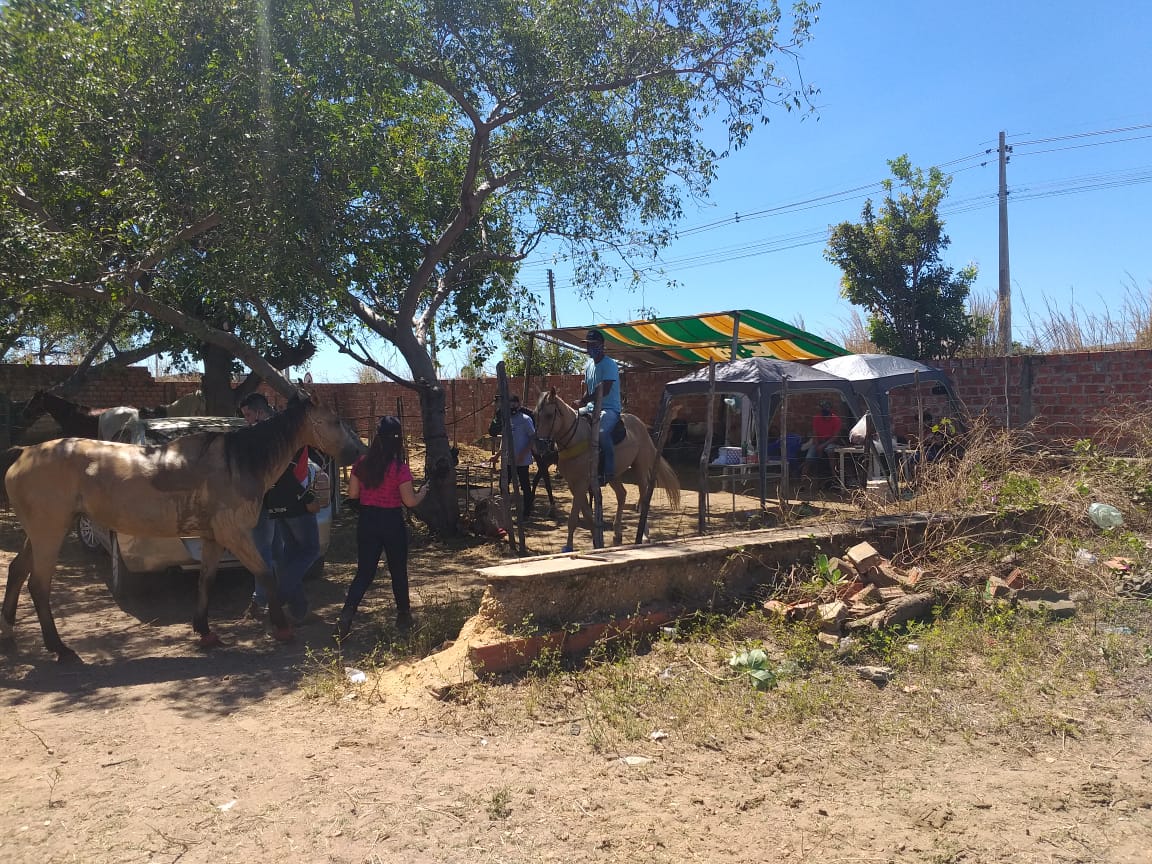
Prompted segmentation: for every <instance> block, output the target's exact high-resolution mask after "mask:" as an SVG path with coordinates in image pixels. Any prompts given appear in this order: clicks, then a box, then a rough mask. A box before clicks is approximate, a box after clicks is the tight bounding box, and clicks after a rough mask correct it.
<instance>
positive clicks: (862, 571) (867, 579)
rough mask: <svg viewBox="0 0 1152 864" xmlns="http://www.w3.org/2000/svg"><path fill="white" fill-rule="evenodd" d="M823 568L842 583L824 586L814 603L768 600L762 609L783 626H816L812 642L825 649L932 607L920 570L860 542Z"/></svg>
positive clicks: (930, 597)
mask: <svg viewBox="0 0 1152 864" xmlns="http://www.w3.org/2000/svg"><path fill="white" fill-rule="evenodd" d="M828 569H829V570H833V569H834V570H838V571H839V572H840V574H841V575H842V576H843V579H844V581H843V582H841V583H839V584H834V585H829V586H828V587H827V588H826V589H824V591H823V592H822V593H821V594H820V595H819V596H818V597H817V598H816V599H815V600H807V601H802V602H798V603H784V602H782V601H780V600H769V601H767V602H766V603H765V604H764V608H765V609H766V610H767V611H769V612H772V613H773V614H776V615H779V616H780V617H782V618H783V619H784V620H785V621H810V622H812V623H814V624H816V625H817V626H818V627H819V633H818V634H817V638H819V640H820V642H821V643H823V644H825V645H828V646H830V647H835V646H836V645H838V644H839V642H840V637H841V636H842V635H843V634H844V633H845V632H851V631H853V630H862V629H865V628H868V629H872V630H878V629H880V628H881V627H889V626H892V625H894V624H902V623H904V622H905V621H911V620H912V619H913V618H919V617H920V616H922V615H924V614H925V613H926V612H928V611H929V610H931V608H932V594H931V592H929V591H925V590H923V589H924V588H925V586H926V583H927V582H928V581H929V578H930V577H929V575H928V574H927V573H925V571H924V570H921V569H920V568H919V567H911V568H908V569H904V568H900V567H897V566H895V565H894V564H892V562H890V561H889V560H888V559H887V558H885V557H884V556H883V555H881V554H880V553H879V552H877V551H876V550H875V548H873V546H872V544H871V543H859V544H857V545H855V546H853V547H852V548H851V549H849V550H848V551H847V553H845V555H844V557H843V558H831V559H829V561H828ZM918 588H919V589H920V590H917V589H918Z"/></svg>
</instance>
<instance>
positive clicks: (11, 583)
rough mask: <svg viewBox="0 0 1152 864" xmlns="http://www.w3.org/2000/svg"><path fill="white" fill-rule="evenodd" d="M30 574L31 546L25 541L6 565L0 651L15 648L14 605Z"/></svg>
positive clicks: (0, 613)
mask: <svg viewBox="0 0 1152 864" xmlns="http://www.w3.org/2000/svg"><path fill="white" fill-rule="evenodd" d="M31 572H32V545H31V544H30V543H29V542H28V541H27V540H25V541H24V547H23V548H22V549H21V550H20V552H19V553H17V555H16V557H15V558H13V559H12V561H11V562H10V563H9V564H8V587H7V588H6V589H5V590H4V605H3V607H0V650H3V651H5V652H9V651H13V650H15V648H16V605H17V603H19V601H20V591H21V589H23V587H24V583H25V582H26V581H28V576H29V574H30V573H31Z"/></svg>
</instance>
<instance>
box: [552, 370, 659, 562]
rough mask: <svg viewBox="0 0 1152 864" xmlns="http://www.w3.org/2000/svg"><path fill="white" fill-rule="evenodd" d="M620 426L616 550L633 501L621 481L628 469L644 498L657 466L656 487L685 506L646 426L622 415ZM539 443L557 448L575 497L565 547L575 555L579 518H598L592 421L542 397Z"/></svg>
mask: <svg viewBox="0 0 1152 864" xmlns="http://www.w3.org/2000/svg"><path fill="white" fill-rule="evenodd" d="M620 422H621V423H623V424H624V428H625V429H627V430H628V436H627V437H626V438H625V439H624V440H623V441H621V442H620V444H618V445H617V447H616V477H615V478H614V479H613V480H611V481H610V482H609V485H610V486H611V487H612V491H613V492H615V493H616V520H615V522H614V523H613V534H614V537H615V541H616V545H619V544H620V543H621V542H622V540H623V530H624V504H625V502H626V501H627V500H628V490H626V489H625V488H624V484H623V483H621V482H620V479H619V478H620V475H621V474H623V473H624V472H625V471H627V470H628V469H629V468H635V469H636V479H637V483H638V485H639V486H640V497H641V498H643V497H644V496H645V494H646V493H647V487H648V478H649V476H651V472H652V465H653V464H654V463H655V464H656V485H657V487H659V488H661V489H663V490H664V491H665V492H666V493H667V495H668V501H669V503H670V504H671V505H672V507H673V508H677V507H679V506H680V481H679V480H678V479H677V477H676V472H675V471H673V470H672V466H671V465H669V464H668V463H667V462H666V461H665V460H664V457H663V456H661V455H660V454H658V453H657V452H656V445H655V444H653V443H652V438H651V436H650V435H649V434H648V427H647V426H645V425H644V421H643V420H641V419H640V418H639V417H637V416H636V415H634V414H621V415H620ZM536 437H537V438H541V439H544V440H550V441H552V443H553V444H554V445H555V447H556V450H557V456H558V458H559V461H558V463H557V470H558V471H559V472H560V476H561V477H563V478H564V479H565V481H567V483H568V488H569V489H570V490H571V491H572V511H571V512H570V513H569V514H568V543H567V545H566V546H565V547H564V551H566V552H571V551H572V537H573V535H574V534H575V533H576V523H577V520H578V519H579V518H580V514H581V513H583V514H584V515H585V516H587V518H588V521H589V523H591V522H592V520H593V518H594V517H593V514H592V508H591V506H590V505H589V504H588V484H589V482H590V478H591V473H592V472H591V469H592V463H591V459H592V452H593V448H592V446H591V445H592V420H591V418H590V417H588V416H587V415H582V414H578V413H577V412H576V410H575V409H574V408H572V407H571V406H570V405H568V403H566V402H565V401H564V400H563V399H560V398H558V397H557V396H556V390H555V389H554V388H553V389H552V390H549V391H548V392H547V393H544V394H542V395H541V396H540V401H539V402H537V403H536Z"/></svg>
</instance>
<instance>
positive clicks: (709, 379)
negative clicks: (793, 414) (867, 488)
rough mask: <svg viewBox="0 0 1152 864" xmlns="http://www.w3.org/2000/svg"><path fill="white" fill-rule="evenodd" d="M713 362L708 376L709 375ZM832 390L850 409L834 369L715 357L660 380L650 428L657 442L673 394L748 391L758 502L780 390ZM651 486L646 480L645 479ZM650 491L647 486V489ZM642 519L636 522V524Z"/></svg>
mask: <svg viewBox="0 0 1152 864" xmlns="http://www.w3.org/2000/svg"><path fill="white" fill-rule="evenodd" d="M713 368H714V377H713ZM819 391H827V392H835V393H839V394H840V397H841V398H842V399H843V400H844V402H845V403H847V405H848V408H849V411H850V412H851V413H852V415H853V416H855V415H856V407H855V404H854V403H855V401H856V399H855V396H856V393H855V391H854V390H853V389H852V383H851V382H850V381H847V380H845V379H844V378H841V377H839V376H837V375H834V374H831V373H829V372H824V371H822V370H820V369H817V368H815V367H813V366H805V365H804V364H802V363H793V362H791V361H788V360H775V359H771V358H767V357H749V358H745V359H742V360H732V361H730V362H728V363H716V364H715V365H714V367H705V368H703V369H700V370H697V371H696V372H693V373H692V374H691V375H686V376H684V377H683V378H677V379H676V380H675V381H670V382H668V383H667V384H665V385H664V394H663V397H662V399H661V400H660V409H659V411H658V412H657V415H656V429H657V434H658V436H659V442H660V444H661V445H662V444H663V439H664V436H665V434H666V432H667V427H668V424H669V423H670V422H671V415H670V412H669V404H670V403H671V402H672V400H673V399H675V398H677V397H683V396H691V395H701V394H704V395H707V394H715V393H721V394H732V395H739V396H746V397H748V398H749V399H750V400H751V401H752V403H753V405H754V406H755V408H756V417H757V432H756V447H757V455H758V457H759V458H758V461H759V471H760V484H759V485H760V506H761V507H763V506H764V505H765V503H766V496H765V488H766V486H767V483H768V459H767V448H768V423H769V420H770V419H771V418H772V416H773V415H774V414H775V412H776V409H777V408H778V407H779V406H780V404H781V402H782V400H783V398H784V396H786V395H787V394H789V393H797V392H804V393H809V392H819ZM786 436H787V429H786V428H781V430H780V438H781V445H780V446H781V461H782V463H783V465H782V468H783V469H784V471H785V476H786V472H787V463H788V460H787V450H786V447H785V440H786ZM649 488H651V484H649ZM649 495H651V492H649ZM641 511H642V515H645V514H646V512H647V502H641ZM642 529H643V524H641V530H642Z"/></svg>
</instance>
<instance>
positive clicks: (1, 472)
mask: <svg viewBox="0 0 1152 864" xmlns="http://www.w3.org/2000/svg"><path fill="white" fill-rule="evenodd" d="M24 450H25V448H24V447H9V448H8V449H7V450H5V451H4V452H3V453H2V454H0V506H3V507H7V506H8V484H7V483H6V482H5V480H4V478H5V476H6V475H7V474H8V469H9V468H11V467H12V466H13V465H15V464H16V460H17V459H19V458H20V454H21V453H23V452H24Z"/></svg>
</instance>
